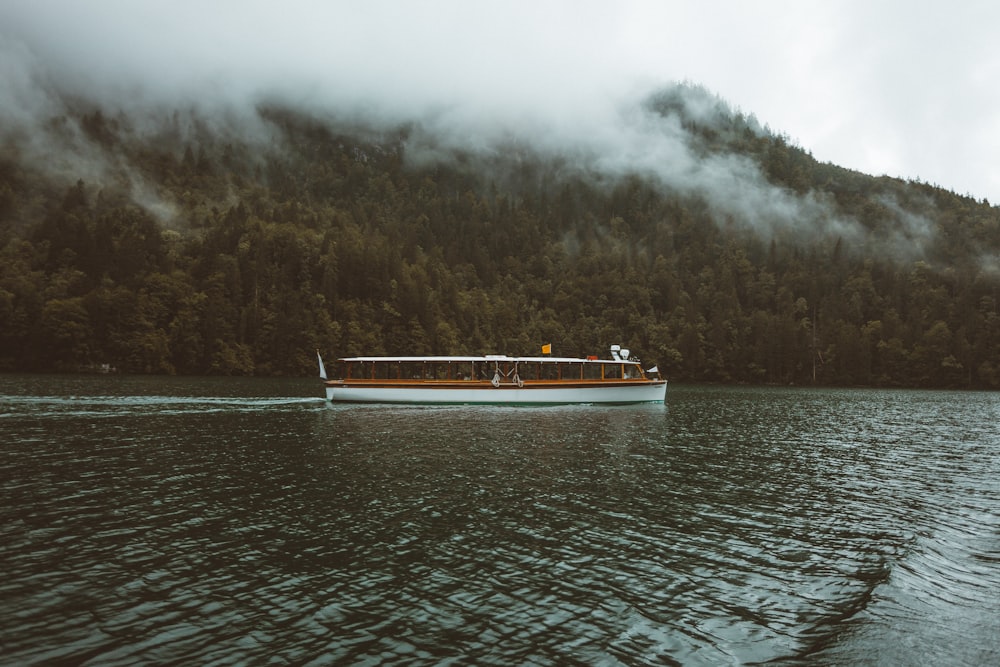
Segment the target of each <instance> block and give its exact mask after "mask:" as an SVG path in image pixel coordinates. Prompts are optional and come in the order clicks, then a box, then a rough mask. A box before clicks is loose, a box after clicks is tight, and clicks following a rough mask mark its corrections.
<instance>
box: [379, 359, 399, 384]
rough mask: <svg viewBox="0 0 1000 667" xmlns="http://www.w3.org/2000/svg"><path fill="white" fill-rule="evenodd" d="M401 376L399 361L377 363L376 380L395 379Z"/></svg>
mask: <svg viewBox="0 0 1000 667" xmlns="http://www.w3.org/2000/svg"><path fill="white" fill-rule="evenodd" d="M397 377H399V362H397V361H380V362H377V363H376V364H375V379H376V380H395V379H396V378H397Z"/></svg>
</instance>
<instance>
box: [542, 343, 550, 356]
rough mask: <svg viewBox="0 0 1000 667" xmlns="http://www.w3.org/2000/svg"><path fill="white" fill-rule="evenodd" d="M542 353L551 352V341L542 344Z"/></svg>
mask: <svg viewBox="0 0 1000 667" xmlns="http://www.w3.org/2000/svg"><path fill="white" fill-rule="evenodd" d="M542 354H552V343H546V344H545V345H542Z"/></svg>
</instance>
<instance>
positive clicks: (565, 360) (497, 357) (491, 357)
mask: <svg viewBox="0 0 1000 667" xmlns="http://www.w3.org/2000/svg"><path fill="white" fill-rule="evenodd" d="M340 361H349V362H364V361H381V362H393V361H398V362H403V363H410V362H418V363H419V362H470V361H487V362H489V361H516V362H541V363H548V364H633V365H636V366H638V365H639V362H638V361H626V360H624V359H581V358H580V357H509V356H507V355H505V354H487V355H485V356H480V357H341V358H340Z"/></svg>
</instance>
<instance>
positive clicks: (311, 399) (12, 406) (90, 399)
mask: <svg viewBox="0 0 1000 667" xmlns="http://www.w3.org/2000/svg"><path fill="white" fill-rule="evenodd" d="M324 403H325V401H324V400H323V399H322V398H321V397H315V396H306V397H302V396H292V397H270V398H260V397H240V396H0V405H2V406H3V407H2V408H0V419H4V418H15V417H44V418H58V417H83V416H89V417H120V416H123V415H135V414H145V415H152V414H157V415H171V414H192V413H210V412H227V413H232V412H259V411H275V410H278V411H280V410H301V409H303V408H307V409H308V408H320V407H322V406H323V404H324Z"/></svg>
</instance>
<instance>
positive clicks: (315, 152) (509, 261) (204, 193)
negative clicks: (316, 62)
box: [0, 86, 1000, 389]
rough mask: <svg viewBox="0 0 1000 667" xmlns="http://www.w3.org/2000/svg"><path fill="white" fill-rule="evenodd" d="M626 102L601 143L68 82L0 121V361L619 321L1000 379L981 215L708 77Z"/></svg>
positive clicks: (381, 348) (992, 211)
mask: <svg viewBox="0 0 1000 667" xmlns="http://www.w3.org/2000/svg"><path fill="white" fill-rule="evenodd" d="M636 114H637V115H639V116H641V120H640V121H637V126H638V125H641V127H642V132H643V134H641V135H636V134H633V135H630V136H632V137H633V138H634V137H636V136H638V137H639V138H640V139H641V141H636V142H635V145H634V146H633V147H632V148H630V150H629V151H628V152H626V153H620V154H618V157H621V156H622V155H625V156H626V157H628V158H630V159H628V160H610V159H609V158H608V157H607V156H605V155H602V154H600V152H599V151H595V150H593V149H592V147H590V148H588V147H581V148H580V150H578V151H575V150H573V149H572V148H569V149H568V148H566V147H565V146H563V147H559V148H555V147H553V146H551V145H545V144H544V143H540V142H537V141H532V140H528V139H525V138H524V137H520V136H518V135H516V134H509V135H505V136H498V137H494V138H492V139H491V140H489V141H484V140H480V139H478V138H471V137H455V136H448V135H446V134H443V133H441V132H440V131H436V130H434V129H433V128H428V127H427V126H426V125H425V124H422V123H421V122H417V121H414V122H412V123H398V124H395V125H392V126H389V125H386V124H383V125H381V126H376V125H374V124H372V125H369V124H365V123H361V122H357V120H356V119H355V120H353V121H349V120H348V119H342V118H341V119H338V118H329V117H323V116H320V115H315V114H309V113H307V112H302V111H297V110H293V109H290V108H288V107H282V106H279V105H272V106H266V105H265V106H261V107H259V108H258V109H257V110H256V111H255V112H254V113H253V114H251V115H250V116H251V118H250V119H249V120H248V119H247V118H240V119H228V120H227V119H225V118H222V119H220V118H217V117H213V116H210V115H206V114H204V113H200V112H194V111H171V112H167V113H163V114H157V113H154V112H150V113H149V114H148V116H144V117H139V116H137V115H136V114H134V113H130V114H126V113H124V112H120V111H117V110H116V109H113V108H102V107H101V106H100V105H96V104H93V103H87V102H84V101H80V100H66V101H65V107H64V109H63V110H62V111H61V113H58V114H54V115H52V116H51V117H50V118H46V119H45V123H44V132H43V133H41V134H40V135H39V134H35V135H30V136H29V135H25V134H23V133H20V134H19V133H17V132H8V133H6V134H5V135H4V136H3V151H2V152H0V370H5V371H56V370H58V371H72V370H80V369H86V368H89V367H93V366H96V365H100V364H110V365H111V366H113V367H115V368H116V369H118V370H120V371H122V372H129V373H171V374H173V373H177V374H222V375H234V374H239V375H251V374H253V375H309V374H312V373H314V368H315V367H314V364H315V355H314V351H315V350H316V349H320V350H321V351H323V352H324V354H325V355H328V356H331V357H332V356H344V355H355V354H362V353H364V354H414V355H416V354H479V353H507V354H535V353H537V352H538V351H539V349H540V346H541V345H542V344H545V343H551V344H552V346H553V352H554V353H555V354H557V355H573V356H575V355H585V354H604V353H605V352H606V350H607V348H608V346H609V345H610V344H612V343H621V344H623V345H625V346H628V347H630V348H631V349H632V350H633V351H634V353H635V354H637V355H638V356H639V357H641V358H642V359H643V361H644V362H645V363H646V364H647V365H652V364H654V363H655V364H658V365H659V367H660V369H661V371H663V372H664V374H665V375H666V376H667V377H668V378H669V379H671V380H675V381H685V382H723V383H736V382H740V383H777V384H803V385H804V384H814V383H815V384H825V385H852V386H853V385H876V386H915V387H974V388H992V389H996V388H1000V309H998V298H1000V295H998V288H1000V209H997V208H995V207H992V206H991V205H990V204H989V203H988V202H985V201H982V202H980V201H976V200H974V199H973V198H971V197H967V196H959V195H957V194H955V193H952V192H948V191H944V190H942V189H939V188H936V187H933V186H932V185H929V184H925V183H919V182H906V181H901V180H898V179H892V178H887V177H880V178H875V177H871V176H867V175H864V174H860V173H857V172H852V171H848V170H846V169H842V168H839V167H837V166H834V165H831V164H823V163H819V162H818V161H816V160H815V159H813V158H812V156H811V155H809V154H808V153H807V152H805V151H803V150H802V149H800V148H798V147H796V146H795V145H793V144H792V143H791V142H789V141H788V140H787V139H786V138H785V137H783V136H781V135H780V134H776V133H774V132H772V131H770V130H768V129H766V128H761V127H760V126H759V125H758V124H757V122H756V121H755V120H754V118H753V117H747V116H744V115H743V114H740V113H737V112H735V111H733V110H732V109H730V108H729V107H728V106H727V105H725V104H724V103H722V102H721V101H720V100H718V99H717V98H714V97H713V96H712V95H710V94H708V93H707V92H706V91H704V90H701V89H697V88H692V87H687V86H679V87H676V88H672V89H668V90H664V91H661V92H659V93H657V94H655V95H652V96H651V97H649V98H648V99H647V101H646V103H645V106H644V107H643V108H642V109H641V110H636ZM650 141H653V142H657V146H658V148H657V150H655V151H653V150H650V151H649V152H646V151H645V148H644V147H645V146H646V145H647V144H648V142H650ZM622 143H623V142H618V145H621V144H622Z"/></svg>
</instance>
